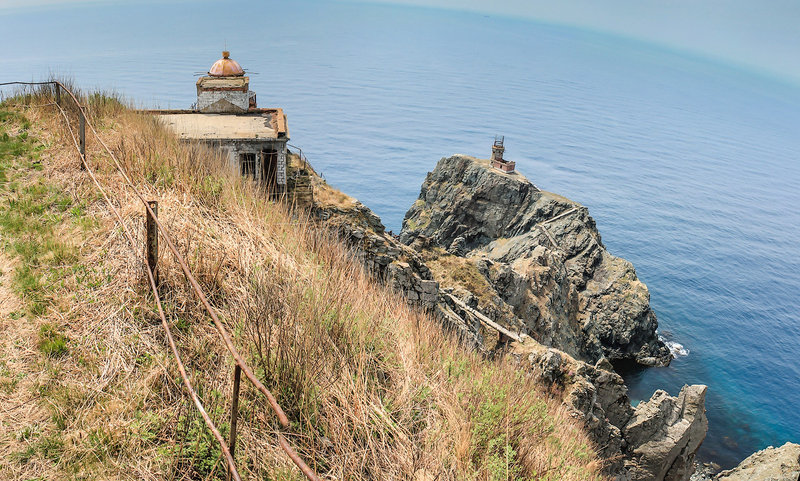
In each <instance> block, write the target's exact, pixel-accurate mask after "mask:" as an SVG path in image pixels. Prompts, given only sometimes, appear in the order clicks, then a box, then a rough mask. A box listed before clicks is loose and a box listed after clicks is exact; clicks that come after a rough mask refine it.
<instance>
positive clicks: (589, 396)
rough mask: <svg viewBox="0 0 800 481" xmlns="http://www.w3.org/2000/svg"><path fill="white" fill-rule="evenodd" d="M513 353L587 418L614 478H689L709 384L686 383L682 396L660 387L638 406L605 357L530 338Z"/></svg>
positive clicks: (638, 480)
mask: <svg viewBox="0 0 800 481" xmlns="http://www.w3.org/2000/svg"><path fill="white" fill-rule="evenodd" d="M511 355H512V356H513V357H514V358H515V359H516V360H517V362H518V363H519V364H520V367H522V368H524V369H527V370H528V371H529V372H530V373H531V374H532V375H534V376H535V377H536V378H537V379H539V380H540V381H542V382H543V383H545V384H553V385H555V386H558V387H559V388H560V389H561V390H562V392H563V399H564V404H565V405H567V406H568V407H569V408H570V409H571V410H572V411H573V413H574V415H575V416H576V417H579V418H581V419H583V421H584V423H585V425H586V428H587V429H588V431H589V433H590V434H591V435H592V437H593V439H594V441H595V443H596V444H597V447H598V449H599V453H600V455H601V456H602V457H603V458H605V459H607V460H609V466H608V471H609V473H610V474H612V475H613V476H614V478H615V479H617V480H620V481H622V480H625V481H651V480H654V481H662V480H663V481H676V480H681V481H685V480H688V479H689V478H690V476H691V475H692V473H693V471H694V458H695V454H696V453H697V450H698V449H699V447H700V444H701V443H702V441H703V439H704V438H705V435H706V431H707V430H708V420H707V418H706V414H705V393H706V386H702V385H694V386H684V388H683V389H681V392H680V394H679V395H678V397H671V396H669V395H668V394H667V393H666V392H664V391H660V390H659V391H656V393H655V394H653V396H652V398H651V399H650V400H649V401H647V402H642V403H640V404H639V405H638V406H637V407H636V408H635V409H634V408H633V407H632V406H631V403H630V399H629V398H628V389H627V388H626V387H625V384H624V382H623V380H622V377H620V376H619V375H618V374H617V373H615V372H614V371H613V368H612V366H611V364H610V363H609V362H608V360H607V359H605V358H603V359H601V360H600V361H598V362H597V364H596V365H590V364H587V363H585V362H583V361H578V360H575V359H573V358H572V357H570V356H569V355H568V354H566V353H564V352H561V351H558V350H557V349H554V348H548V347H545V346H542V345H541V344H538V343H536V342H535V341H532V340H529V341H524V342H522V343H519V344H513V345H512V350H511Z"/></svg>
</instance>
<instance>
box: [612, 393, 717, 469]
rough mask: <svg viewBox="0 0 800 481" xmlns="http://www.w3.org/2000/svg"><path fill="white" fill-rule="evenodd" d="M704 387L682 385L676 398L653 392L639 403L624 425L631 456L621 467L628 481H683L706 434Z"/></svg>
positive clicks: (706, 420) (692, 467)
mask: <svg viewBox="0 0 800 481" xmlns="http://www.w3.org/2000/svg"><path fill="white" fill-rule="evenodd" d="M706 390H707V387H706V386H703V385H694V386H684V387H683V389H681V392H680V394H679V395H678V397H677V398H674V397H670V396H669V394H667V393H666V392H664V391H661V390H659V391H656V392H655V394H653V397H652V398H650V400H649V401H647V402H643V403H640V404H639V406H637V407H636V410H635V411H634V414H633V417H632V418H631V420H630V421H628V424H627V426H625V429H624V433H625V439H626V440H627V441H628V443H629V450H630V451H631V456H630V457H629V459H628V460H626V462H625V464H626V466H627V467H628V468H629V474H630V479H631V480H632V481H651V480H652V481H662V480H666V481H679V480H680V481H685V480H688V479H689V478H690V477H691V475H692V473H693V472H694V456H695V453H696V452H697V449H698V448H699V447H700V444H701V443H702V442H703V439H705V437H706V432H707V431H708V419H707V418H706V412H705V397H706Z"/></svg>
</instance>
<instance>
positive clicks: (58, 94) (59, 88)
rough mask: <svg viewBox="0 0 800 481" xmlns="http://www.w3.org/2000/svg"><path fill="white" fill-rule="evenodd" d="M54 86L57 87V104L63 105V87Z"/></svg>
mask: <svg viewBox="0 0 800 481" xmlns="http://www.w3.org/2000/svg"><path fill="white" fill-rule="evenodd" d="M54 85H55V86H56V104H58V105H61V85H59V84H54Z"/></svg>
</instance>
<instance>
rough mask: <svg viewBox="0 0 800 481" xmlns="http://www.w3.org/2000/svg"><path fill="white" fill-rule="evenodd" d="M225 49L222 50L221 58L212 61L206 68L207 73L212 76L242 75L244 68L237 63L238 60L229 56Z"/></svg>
mask: <svg viewBox="0 0 800 481" xmlns="http://www.w3.org/2000/svg"><path fill="white" fill-rule="evenodd" d="M230 54H231V53H230V52H228V51H227V50H225V51H223V52H222V58H221V59H219V60H217V61H216V62H214V65H212V66H211V68H210V69H208V74H209V75H211V76H212V77H241V76H242V75H244V70H242V67H241V66H240V65H239V62H237V61H236V60H234V59H232V58H228V57H229V56H230Z"/></svg>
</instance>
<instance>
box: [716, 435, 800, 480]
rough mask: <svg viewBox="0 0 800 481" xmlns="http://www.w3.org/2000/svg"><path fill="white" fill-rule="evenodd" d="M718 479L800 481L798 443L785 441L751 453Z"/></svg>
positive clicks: (799, 446)
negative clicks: (782, 443)
mask: <svg viewBox="0 0 800 481" xmlns="http://www.w3.org/2000/svg"><path fill="white" fill-rule="evenodd" d="M716 479H717V480H718V481H800V444H794V443H786V444H784V445H783V446H781V447H779V448H773V447H772V446H770V447H768V448H767V449H764V450H762V451H758V452H757V453H754V454H752V455H751V456H750V457H748V458H747V459H745V460H744V461H742V462H741V463H739V465H738V466H736V467H735V468H733V469H731V470H728V471H723V472H721V473H719V474H718V475H717V477H716Z"/></svg>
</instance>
